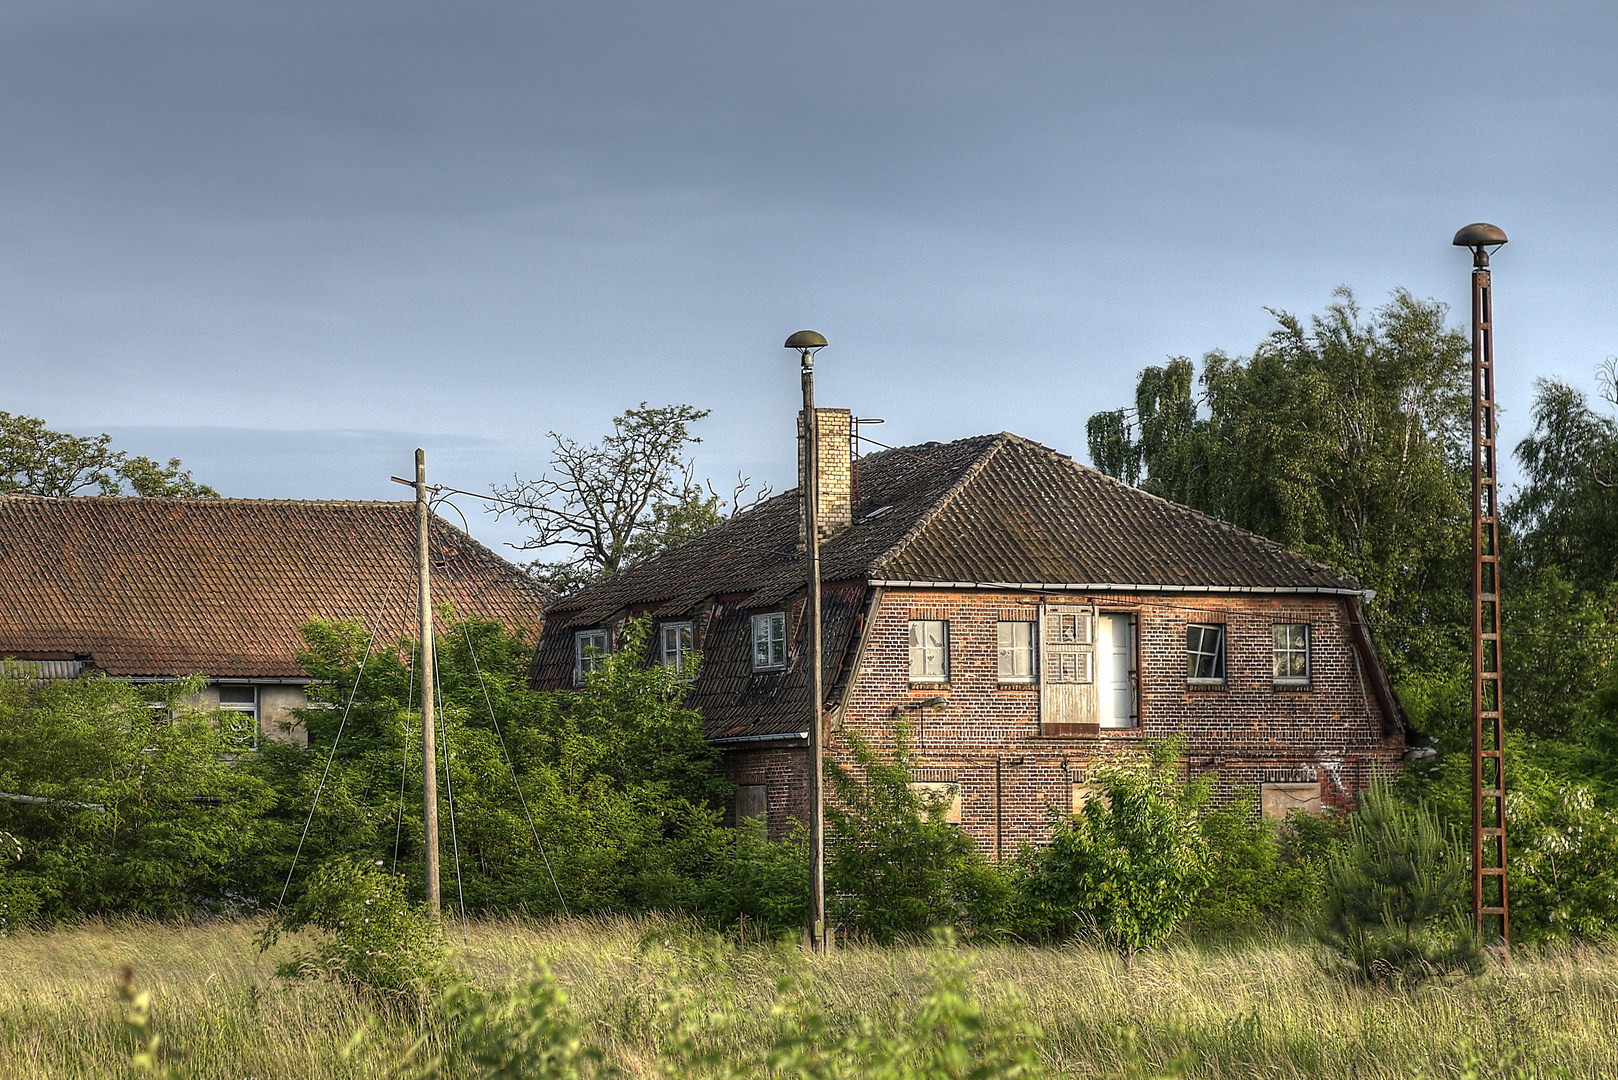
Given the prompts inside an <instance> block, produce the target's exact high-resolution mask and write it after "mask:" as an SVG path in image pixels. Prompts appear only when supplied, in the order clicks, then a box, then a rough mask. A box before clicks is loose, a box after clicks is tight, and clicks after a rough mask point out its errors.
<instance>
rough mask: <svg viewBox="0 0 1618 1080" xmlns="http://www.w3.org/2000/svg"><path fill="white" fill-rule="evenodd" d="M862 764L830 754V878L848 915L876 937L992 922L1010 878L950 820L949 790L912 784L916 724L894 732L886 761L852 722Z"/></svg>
mask: <svg viewBox="0 0 1618 1080" xmlns="http://www.w3.org/2000/svg"><path fill="white" fill-rule="evenodd" d="M843 735H844V736H845V737H846V738H847V740H848V745H849V754H850V756H852V757H853V759H854V765H855V767H856V768H857V769H858V770H859V775H856V773H855V772H854V770H852V769H849V768H847V767H846V766H844V765H842V764H840V763H837V762H834V761H832V760H831V759H829V758H828V759H827V762H826V781H827V784H828V786H829V787H830V788H831V791H832V794H833V796H834V798H833V799H832V801H830V802H828V803H827V804H826V825H827V832H828V834H829V844H828V847H829V849H830V850H829V852H828V858H827V865H826V884H827V886H828V887H829V889H830V891H831V892H832V893H834V894H836V895H837V896H838V897H839V898H840V899H839V900H838V901H837V902H838V903H839V905H840V906H841V907H842V908H843V914H844V916H845V917H846V918H848V919H849V920H850V921H852V922H853V923H854V924H855V925H856V926H857V927H858V928H859V929H860V930H861V931H862V932H864V933H866V934H869V935H870V936H871V937H873V938H875V939H876V940H877V941H881V942H890V941H892V940H893V939H894V938H895V937H896V936H899V935H902V934H908V935H920V934H925V933H926V932H927V931H929V930H931V929H933V928H934V927H938V926H955V927H960V928H962V929H964V930H967V931H969V932H972V931H976V930H978V929H982V928H984V927H985V926H986V925H992V924H993V923H994V922H995V921H996V920H997V919H998V917H999V916H1000V915H1001V914H1002V913H1003V909H1004V907H1005V902H1006V900H1007V897H1008V889H1007V886H1006V883H1005V881H1004V879H1003V878H1002V877H1001V876H1000V875H999V874H997V873H996V872H995V870H994V868H993V867H991V866H990V865H989V864H988V861H987V860H986V859H985V858H984V856H983V852H982V851H980V850H979V849H978V846H977V844H976V842H974V841H973V839H972V838H971V837H970V836H968V835H967V834H966V833H965V832H964V831H962V829H961V827H960V826H959V825H954V824H951V823H950V822H948V821H946V820H945V811H946V809H947V808H948V806H949V802H950V799H949V797H947V796H945V795H943V794H941V793H937V792H934V791H932V790H931V789H927V788H918V787H913V786H912V785H911V778H912V776H913V775H914V774H913V773H912V767H913V764H914V762H913V759H912V757H911V754H910V745H909V731H908V729H907V728H906V727H904V726H903V725H901V726H900V727H899V728H898V729H897V730H896V731H895V733H894V751H893V755H892V757H891V759H890V760H883V758H882V757H881V755H879V754H877V753H876V751H875V750H874V749H872V747H871V745H870V744H869V743H868V742H866V741H865V739H863V738H862V737H861V736H860V734H859V732H857V731H854V730H853V729H851V728H850V729H845V730H844V732H843Z"/></svg>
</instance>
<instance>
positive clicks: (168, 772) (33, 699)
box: [0, 665, 273, 920]
mask: <svg viewBox="0 0 1618 1080" xmlns="http://www.w3.org/2000/svg"><path fill="white" fill-rule="evenodd" d="M28 674H29V672H28V669H27V667H26V665H8V667H7V668H6V674H5V675H4V676H0V791H5V792H7V793H10V794H13V795H17V796H22V797H23V799H19V800H9V799H8V800H0V828H3V829H4V830H5V831H7V832H9V833H11V834H13V835H14V836H15V837H16V838H17V839H18V840H20V841H21V844H22V857H21V859H20V860H19V861H16V862H15V863H13V864H12V866H11V868H10V869H8V870H6V871H4V874H5V878H4V879H3V880H4V881H5V883H6V884H5V885H4V886H0V891H3V892H4V893H5V894H6V895H7V896H8V897H10V898H11V900H12V902H20V903H30V902H31V903H32V904H34V905H35V907H34V911H35V912H36V913H37V915H38V916H40V917H43V918H46V919H52V920H54V919H61V918H68V917H72V916H82V915H91V914H139V915H148V916H154V917H168V916H174V915H179V914H183V913H187V912H192V911H197V910H199V909H200V910H208V909H217V908H220V907H224V906H229V905H231V904H232V903H233V902H234V901H233V899H232V896H231V883H232V879H233V876H234V873H235V871H236V870H237V869H238V868H240V867H241V866H242V865H243V864H244V863H247V862H251V861H252V860H254V859H256V858H257V857H258V856H259V854H260V853H261V852H262V850H263V849H262V847H261V840H262V837H261V836H260V834H259V832H258V829H257V825H258V823H259V821H260V819H261V818H262V816H263V814H264V813H265V811H266V810H267V809H268V807H269V805H270V803H271V801H272V799H273V793H272V791H271V789H270V787H269V786H268V785H267V784H265V783H264V782H263V781H261V780H260V779H258V778H256V777H254V776H252V775H250V774H249V773H247V772H246V771H244V770H242V769H239V768H237V767H236V766H235V755H234V754H233V751H234V750H236V749H237V747H236V746H235V745H234V744H233V743H232V742H231V741H230V740H229V738H228V737H226V736H225V735H224V734H222V733H221V731H220V729H219V727H218V726H217V725H216V724H215V723H214V722H213V719H212V716H211V714H210V713H207V712H204V711H202V710H201V709H198V708H195V707H192V706H191V705H189V704H188V703H187V699H188V698H189V697H190V696H191V695H193V694H194V693H195V692H196V691H197V690H198V689H199V688H200V683H198V682H196V681H184V682H177V683H166V684H165V683H159V684H150V685H146V686H135V685H132V684H130V683H127V682H123V681H120V680H116V679H108V678H103V677H100V676H86V677H84V678H80V679H76V680H62V681H56V682H52V683H50V684H48V685H46V686H44V687H42V688H35V687H33V686H32V685H31V684H30V683H29V682H28V681H27V677H28ZM24 799H25V800H26V801H23V800H24ZM29 898H31V900H30V899H29Z"/></svg>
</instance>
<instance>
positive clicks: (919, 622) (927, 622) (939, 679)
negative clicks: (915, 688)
mask: <svg viewBox="0 0 1618 1080" xmlns="http://www.w3.org/2000/svg"><path fill="white" fill-rule="evenodd" d="M917 626H937V627H939V628H940V629H941V631H942V633H941V635H940V640H941V641H942V645H941V646H939V649H938V651H939V653H940V654H941V655H940V656H939V663H938V670H939V674H937V675H933V674H929V673H928V672H927V658H928V653H929V651H930V650H929V646H928V645H927V640H926V637H925V634H926V631H925V630H924V631H922V633H923V637H922V642H921V644H920V645H919V646H918V645H917V644H916V627H917ZM909 630H910V637H909V644H910V665H909V671H910V681H911V682H913V683H947V682H949V620H948V619H911V620H910V623H909ZM918 648H919V649H920V650H921V668H922V671H921V673H920V674H917V672H916V650H917V649H918Z"/></svg>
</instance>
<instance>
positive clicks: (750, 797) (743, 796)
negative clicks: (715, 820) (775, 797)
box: [736, 784, 770, 830]
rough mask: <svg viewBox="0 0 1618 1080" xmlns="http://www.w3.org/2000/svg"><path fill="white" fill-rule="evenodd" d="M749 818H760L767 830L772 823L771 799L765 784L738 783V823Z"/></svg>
mask: <svg viewBox="0 0 1618 1080" xmlns="http://www.w3.org/2000/svg"><path fill="white" fill-rule="evenodd" d="M748 818H759V819H761V820H762V821H763V823H764V827H765V829H766V830H767V829H768V828H769V824H770V800H769V797H768V793H767V792H766V791H765V790H764V785H763V784H737V785H736V824H737V825H738V826H740V825H741V824H742V823H743V822H744V821H746V820H747V819H748Z"/></svg>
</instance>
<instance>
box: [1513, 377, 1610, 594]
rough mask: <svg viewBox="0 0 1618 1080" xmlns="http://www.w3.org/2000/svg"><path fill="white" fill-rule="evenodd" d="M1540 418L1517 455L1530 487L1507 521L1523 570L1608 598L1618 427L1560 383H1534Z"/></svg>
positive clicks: (1536, 417) (1520, 493)
mask: <svg viewBox="0 0 1618 1080" xmlns="http://www.w3.org/2000/svg"><path fill="white" fill-rule="evenodd" d="M1610 370H1611V368H1610V367H1609V372H1610ZM1609 391H1610V384H1609ZM1533 419H1534V430H1533V431H1532V432H1531V433H1530V434H1529V436H1528V437H1527V438H1525V439H1523V440H1522V442H1520V443H1518V444H1517V448H1516V458H1517V463H1518V465H1519V466H1520V467H1521V469H1522V473H1523V477H1524V480H1525V482H1524V483H1523V485H1522V487H1521V488H1520V489H1519V490H1518V491H1517V493H1516V496H1515V497H1514V498H1513V499H1512V501H1511V504H1510V505H1509V506H1508V507H1507V514H1506V516H1507V519H1508V521H1509V522H1510V523H1511V525H1512V527H1513V532H1514V534H1515V536H1516V538H1517V542H1518V550H1517V552H1516V554H1517V556H1518V561H1519V565H1521V566H1523V567H1525V568H1529V569H1532V570H1535V571H1538V570H1547V569H1555V570H1557V571H1560V573H1561V575H1562V577H1564V578H1565V579H1566V580H1568V581H1570V582H1572V583H1573V584H1575V585H1576V586H1578V587H1579V588H1580V589H1583V590H1588V591H1592V592H1601V591H1603V590H1605V589H1606V587H1607V586H1608V585H1611V584H1613V583H1614V582H1615V581H1618V490H1615V483H1618V421H1614V419H1613V418H1612V417H1610V416H1604V415H1602V414H1600V413H1597V412H1596V411H1595V410H1594V409H1592V408H1591V407H1590V404H1589V401H1588V399H1587V398H1586V397H1585V396H1584V394H1582V393H1581V392H1579V391H1578V390H1575V389H1574V388H1573V387H1571V386H1568V385H1567V384H1565V383H1562V382H1558V381H1557V380H1554V379H1537V380H1535V382H1534V407H1533Z"/></svg>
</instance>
